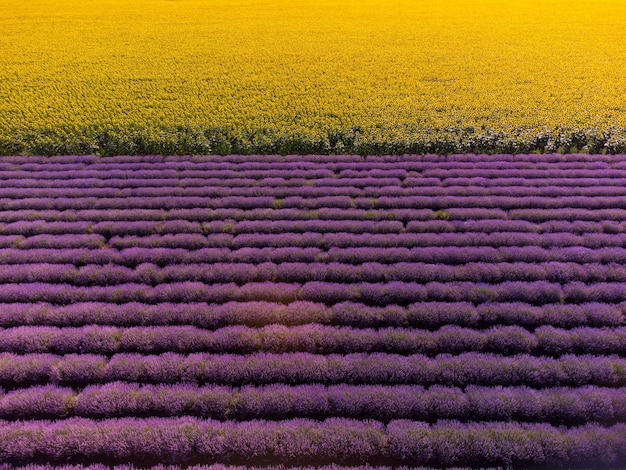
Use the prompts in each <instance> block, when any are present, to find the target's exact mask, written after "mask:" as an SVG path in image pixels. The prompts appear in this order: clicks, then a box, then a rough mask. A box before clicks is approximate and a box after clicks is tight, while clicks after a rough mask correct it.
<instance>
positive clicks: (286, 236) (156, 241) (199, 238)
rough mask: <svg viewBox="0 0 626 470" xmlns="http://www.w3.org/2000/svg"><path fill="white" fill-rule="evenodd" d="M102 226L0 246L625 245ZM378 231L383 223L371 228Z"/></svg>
mask: <svg viewBox="0 0 626 470" xmlns="http://www.w3.org/2000/svg"><path fill="white" fill-rule="evenodd" d="M107 228H108V227H106V226H105V227H101V230H102V232H103V233H104V235H100V234H93V233H92V234H42V235H33V236H30V237H23V236H21V235H0V248H18V249H25V250H28V249H36V248H54V249H71V248H89V249H98V248H104V247H105V245H107V246H109V247H112V248H115V249H118V250H123V249H127V248H183V249H186V250H199V249H201V248H230V249H234V250H238V249H242V248H265V247H272V248H288V247H301V248H307V247H316V248H320V249H323V250H330V249H332V248H358V247H376V248H397V247H403V248H417V247H428V248H430V247H449V246H450V247H496V248H498V247H505V246H513V247H523V246H531V247H540V248H547V249H550V248H554V247H557V248H561V247H583V248H593V249H596V248H610V247H619V248H622V247H626V233H619V234H604V233H593V234H585V235H576V234H572V233H548V234H538V233H524V232H522V233H519V232H502V233H485V232H465V233H460V234H459V233H400V234H398V233H317V232H304V233H293V232H286V233H281V234H275V233H270V234H258V233H243V234H239V235H234V236H233V235H231V234H228V233H213V234H209V235H208V236H207V235H203V234H200V233H176V234H164V235H149V236H135V235H127V236H124V237H120V236H117V235H115V236H113V237H111V238H110V239H109V240H108V243H107V240H106V239H105V236H107V237H110V236H111V235H110V232H109V231H108V230H107ZM377 228H379V229H380V230H384V225H383V223H380V226H379V227H377Z"/></svg>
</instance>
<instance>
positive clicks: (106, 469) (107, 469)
mask: <svg viewBox="0 0 626 470" xmlns="http://www.w3.org/2000/svg"><path fill="white" fill-rule="evenodd" d="M138 465H140V466H139V467H135V466H134V465H131V464H120V465H113V466H111V465H105V464H97V463H96V464H87V465H82V464H76V465H71V464H65V465H51V464H40V465H35V464H29V465H26V466H16V465H10V464H0V470H394V468H395V467H388V466H387V467H385V466H375V467H374V466H371V465H369V464H365V465H350V466H344V465H338V464H330V465H319V466H308V467H303V466H297V467H293V466H289V467H285V466H284V465H281V464H279V465H265V466H263V467H259V466H249V465H245V466H241V465H227V464H220V463H214V464H208V465H185V466H179V465H163V464H158V465H154V466H151V467H146V466H144V465H142V464H141V463H139V464H138ZM400 470H435V469H433V468H432V467H414V466H412V467H406V466H403V467H401V468H400ZM455 470H472V469H470V468H469V467H455ZM481 470H498V469H497V468H495V467H490V468H484V467H481Z"/></svg>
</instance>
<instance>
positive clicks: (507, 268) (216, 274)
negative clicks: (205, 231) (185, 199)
mask: <svg viewBox="0 0 626 470" xmlns="http://www.w3.org/2000/svg"><path fill="white" fill-rule="evenodd" d="M185 281H192V282H202V283H204V284H223V283H230V282H233V283H235V284H238V285H242V284H247V283H251V282H283V283H300V284H303V283H307V282H313V281H320V282H327V283H343V284H353V283H363V282H366V283H391V282H394V281H400V282H405V283H407V282H417V283H422V284H425V283H430V282H473V283H479V282H483V283H485V282H488V283H491V284H497V283H503V282H515V281H523V282H535V281H549V282H553V283H561V284H566V283H572V282H576V281H579V282H583V283H588V284H593V283H600V282H611V283H623V282H626V266H624V265H623V264H619V263H610V264H597V263H588V264H578V263H562V262H546V263H521V262H518V263H466V264H460V265H447V264H428V263H397V264H381V263H363V264H357V265H355V264H343V263H335V262H330V263H317V262H312V263H278V264H277V263H271V262H264V263H260V264H251V263H212V264H168V265H166V266H157V265H155V264H152V263H143V264H139V265H137V266H134V267H128V266H123V265H115V264H104V265H103V264H87V265H83V266H75V265H73V264H52V263H27V264H7V265H3V266H0V282H1V283H3V284H19V283H35V282H43V283H48V284H72V285H78V286H106V285H118V284H148V285H157V284H168V283H173V282H185Z"/></svg>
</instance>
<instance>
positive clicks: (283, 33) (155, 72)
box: [0, 0, 626, 155]
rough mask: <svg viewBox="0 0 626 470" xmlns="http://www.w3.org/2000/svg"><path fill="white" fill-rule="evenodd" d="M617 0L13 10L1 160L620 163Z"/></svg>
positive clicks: (188, 0)
mask: <svg viewBox="0 0 626 470" xmlns="http://www.w3.org/2000/svg"><path fill="white" fill-rule="evenodd" d="M625 30H626V2H623V1H621V0H518V1H515V2H511V1H506V0H441V1H430V0H395V1H390V0H345V1H341V2H338V1H334V0H315V1H309V0H273V1H270V2H268V1H266V0H240V1H237V2H231V1H227V0H212V1H204V0H176V1H165V0H54V1H50V0H29V1H28V2H24V1H22V0H2V1H1V2H0V154H3V155H16V154H24V155H58V154H61V155H63V154H98V155H120V154H165V155H171V154H219V153H221V154H232V153H240V154H241V153H243V154H250V153H260V154H273V153H282V154H288V153H297V154H310V153H324V154H329V153H330V154H333V153H335V154H346V153H350V154H362V155H367V154H381V153H382V154H386V153H393V154H403V153H417V154H422V153H453V152H459V153H463V152H472V153H482V152H487V153H498V152H505V153H530V152H548V153H550V152H562V153H576V152H584V153H624V152H626V94H624V90H625V89H626V37H625V36H624V34H623V31H625Z"/></svg>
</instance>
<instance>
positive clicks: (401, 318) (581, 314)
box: [0, 301, 626, 330]
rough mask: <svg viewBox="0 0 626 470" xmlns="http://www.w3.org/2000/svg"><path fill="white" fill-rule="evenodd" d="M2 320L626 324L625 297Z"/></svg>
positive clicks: (17, 306)
mask: <svg viewBox="0 0 626 470" xmlns="http://www.w3.org/2000/svg"><path fill="white" fill-rule="evenodd" d="M0 308H1V309H2V312H3V314H2V316H0V326H2V327H4V328H10V327H17V326H21V325H33V326H36V325H41V326H44V325H48V326H58V327H67V326H72V327H79V326H84V325H93V324H98V325H110V326H117V327H132V326H176V325H178V326H180V325H190V326H196V327H198V328H203V329H218V328H223V327H226V326H231V325H246V326H250V327H262V326H266V325H272V324H282V325H286V326H294V325H306V324H310V323H317V324H323V325H335V326H351V327H355V328H385V327H413V328H423V329H430V330H433V329H437V328H440V327H442V326H444V325H458V326H464V327H468V328H473V329H481V328H488V327H490V326H494V325H519V326H521V327H525V328H527V329H529V330H532V329H534V328H538V327H541V326H543V325H551V326H554V327H557V328H565V329H570V328H577V327H586V326H589V327H594V328H602V327H610V328H616V327H620V326H623V325H625V324H626V316H625V314H626V303H621V304H601V303H585V304H580V305H570V304H546V305H543V306H533V305H529V304H524V303H498V302H489V303H484V304H479V305H476V306H475V305H474V304H471V303H468V302H425V303H414V304H410V305H408V306H406V307H401V306H398V305H387V306H384V307H372V306H367V305H364V304H359V303H352V302H341V303H337V304H334V305H332V306H326V305H324V304H320V303H313V302H306V301H297V302H292V303H289V304H276V303H270V302H260V301H254V302H227V303H224V304H206V303H185V304H173V303H160V304H157V305H150V304H141V303H136V302H130V303H126V304H122V305H118V304H110V303H98V302H76V303H73V304H71V305H51V304H47V303H42V302H38V303H35V304H29V303H13V304H0Z"/></svg>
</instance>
